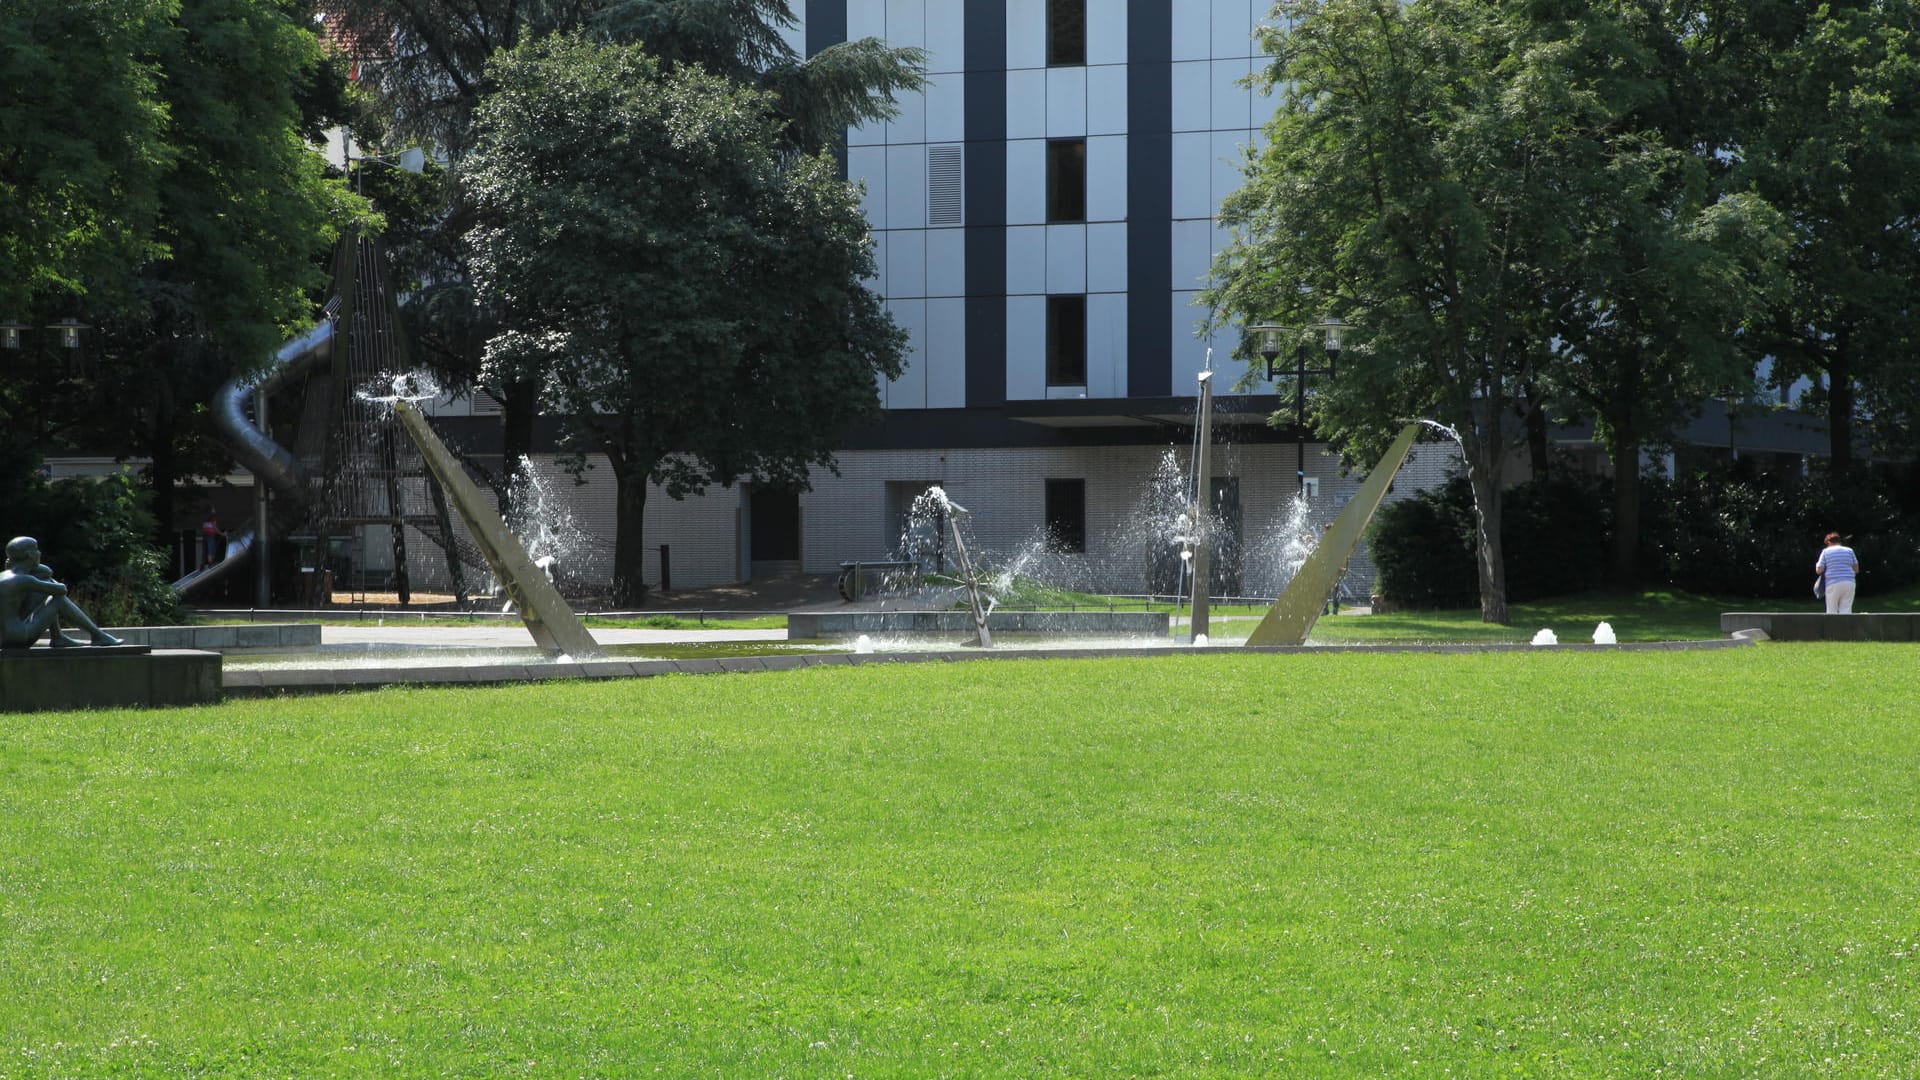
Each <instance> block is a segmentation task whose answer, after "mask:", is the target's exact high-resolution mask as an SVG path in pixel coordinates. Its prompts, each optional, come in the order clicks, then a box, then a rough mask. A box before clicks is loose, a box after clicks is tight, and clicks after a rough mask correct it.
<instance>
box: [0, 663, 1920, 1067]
mask: <svg viewBox="0 0 1920 1080" xmlns="http://www.w3.org/2000/svg"><path fill="white" fill-rule="evenodd" d="M1915 659H1916V654H1915V652H1914V649H1913V647H1912V646H1896V645H1851V646H1817V645H1806V646H1801V645H1781V644H1773V645H1766V646H1761V647H1757V648H1745V649H1735V650H1725V651H1715V652H1692V653H1688V652H1681V653H1668V654H1637V653H1604V654H1544V653H1532V652H1523V653H1518V654H1478V655H1449V656H1440V655H1412V656H1409V655H1391V656H1387V655H1340V654H1319V655H1311V654H1310V655H1290V656H1244V657H1242V656H1231V655H1204V656H1174V657H1160V658H1123V659H1101V660H1086V661H1033V660H1006V661H994V662H983V663H972V664H965V665H933V664H928V665H901V666H873V667H860V668H843V669H839V670H832V669H810V670H805V671H799V672H791V673H782V674H763V675H751V676H705V677H671V678H658V679H651V680H643V681H632V682H618V683H593V684H585V683H582V684H559V685H556V684H548V685H540V686H525V687H511V688H503V689H489V690H390V691H383V692H379V693H373V694H364V695H350V696H338V697H310V698H296V699H285V700H276V701H255V702H236V703H232V704H227V705H223V706H220V707H216V708H207V709H197V710H176V711H153V712H111V713H92V714H62V715H28V716H11V717H8V718H7V719H6V722H5V724H4V726H3V727H0V823H4V824H3V825H0V985H4V986H5V987H6V989H7V993H6V994H5V995H4V996H0V1075H3V1076H8V1077H14V1076H97V1075H113V1076H169V1077H171V1076H183V1075H225V1076H245V1077H256V1076H327V1075H342V1076H347V1075H352V1076H383V1077H395V1076H448V1075H467V1076H520V1075H526V1076H630V1075H651V1074H655V1073H658V1074H661V1075H671V1076H716V1077H745V1076H835V1077H841V1076H847V1075H852V1076H857V1077H870V1076H903V1077H907V1076H910V1077H921V1076H1008V1077H1028V1076H1089V1075H1096V1074H1097V1075H1109V1074H1110V1075H1126V1076H1179V1077H1188V1076H1219V1077H1237V1076H1249V1075H1275V1076H1280V1075H1285V1076H1353V1077H1381V1076H1400V1077H1428V1076H1444V1075H1449V1074H1451V1075H1454V1076H1476V1077H1479V1076H1493V1075H1500V1076H1626V1075H1638V1076H1687V1077H1746V1076H1766V1077H1800V1076H1808V1077H1812V1076H1888V1077H1902V1076H1912V1075H1914V1073H1915V1070H1916V1067H1917V1063H1920V822H1917V821H1916V815H1917V814H1920V809H1916V808H1920V769H1917V768H1915V765H1914V749H1915V744H1916V737H1917V736H1920V718H1917V717H1916V712H1917V711H1920V710H1917V708H1916V702H1920V676H1917V675H1916V674H1915V672H1916V667H1917V665H1916V664H1915V663H1914V661H1915Z"/></svg>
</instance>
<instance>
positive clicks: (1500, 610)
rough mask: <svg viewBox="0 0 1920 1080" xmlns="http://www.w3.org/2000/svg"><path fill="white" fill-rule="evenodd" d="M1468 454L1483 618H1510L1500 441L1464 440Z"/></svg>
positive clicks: (1498, 620)
mask: <svg viewBox="0 0 1920 1080" xmlns="http://www.w3.org/2000/svg"><path fill="white" fill-rule="evenodd" d="M1461 449H1462V450H1463V451H1465V453H1466V459H1467V484H1468V486H1469V487H1471V488H1472V489H1473V522H1474V534H1475V540H1476V541H1477V542H1476V543H1475V545H1474V546H1475V549H1476V552H1477V555H1478V557H1477V558H1476V559H1475V560H1474V561H1475V562H1476V563H1477V564H1478V565H1479V570H1480V621H1481V622H1489V623H1499V624H1500V625H1502V626H1504V625H1506V624H1507V622H1508V621H1509V618H1510V616H1509V615H1508V614H1507V563H1506V554H1505V553H1504V552H1503V551H1502V550H1501V548H1500V453H1501V446H1500V441H1499V440H1497V439H1491V440H1485V439H1480V438H1477V437H1474V438H1467V439H1465V440H1463V442H1462V445H1461Z"/></svg>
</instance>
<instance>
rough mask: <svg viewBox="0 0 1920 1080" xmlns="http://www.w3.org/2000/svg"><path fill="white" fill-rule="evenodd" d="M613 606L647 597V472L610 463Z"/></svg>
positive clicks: (630, 605) (624, 605)
mask: <svg viewBox="0 0 1920 1080" xmlns="http://www.w3.org/2000/svg"><path fill="white" fill-rule="evenodd" d="M613 481H614V533H613V606H614V607H617V608H637V607H639V606H640V605H641V604H644V603H646V600H647V579H646V568H647V549H646V547H645V545H644V543H643V540H644V535H645V534H644V533H643V532H642V530H643V529H644V527H645V524H646V511H647V473H646V471H645V470H638V469H632V468H621V466H620V464H619V461H618V459H616V460H615V462H614V466H613Z"/></svg>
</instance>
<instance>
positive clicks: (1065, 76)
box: [1047, 67, 1087, 139]
mask: <svg viewBox="0 0 1920 1080" xmlns="http://www.w3.org/2000/svg"><path fill="white" fill-rule="evenodd" d="M1086 133H1087V69H1086V68H1083V67H1062V68H1048V69H1047V137H1048V138H1053V139H1058V138H1062V137H1066V136H1072V135H1085V134H1086Z"/></svg>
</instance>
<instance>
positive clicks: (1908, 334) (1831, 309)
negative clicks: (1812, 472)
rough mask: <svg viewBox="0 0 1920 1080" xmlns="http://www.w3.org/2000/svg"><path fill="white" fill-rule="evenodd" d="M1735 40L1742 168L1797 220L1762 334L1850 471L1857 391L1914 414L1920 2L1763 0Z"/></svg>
mask: <svg viewBox="0 0 1920 1080" xmlns="http://www.w3.org/2000/svg"><path fill="white" fill-rule="evenodd" d="M1739 45H1740V52H1739V54H1738V58H1739V60H1740V61H1741V62H1742V63H1743V64H1744V65H1745V66H1747V67H1748V68H1750V69H1751V70H1752V71H1754V72H1757V73H1759V76H1760V78H1759V82H1760V86H1761V89H1760V92H1757V93H1754V94H1752V95H1750V96H1748V97H1747V98H1746V99H1745V100H1744V101H1743V103H1742V104H1743V105H1744V106H1745V109H1744V113H1743V115H1742V117H1741V119H1742V124H1743V127H1744V131H1745V139H1744V143H1743V145H1742V146H1741V147H1739V151H1740V158H1739V161H1740V166H1739V174H1740V175H1741V176H1742V177H1743V178H1745V179H1747V180H1749V181H1750V182H1751V183H1752V184H1753V185H1754V186H1755V188H1756V190H1758V191H1759V192H1760V193H1761V194H1763V195H1764V196H1765V197H1766V198H1767V199H1768V200H1769V201H1771V202H1772V203H1773V204H1774V205H1776V206H1778V207H1779V208H1780V210H1781V211H1782V212H1783V213H1784V214H1785V215H1786V219H1787V221H1788V222H1789V223H1790V224H1791V226H1792V229H1793V245H1792V248H1791V252H1790V255H1789V257H1788V263H1787V265H1788V270H1789V275H1788V292H1787V296H1786V298H1785V300H1784V302H1783V303H1781V304H1780V306H1779V308H1778V310H1777V313H1776V314H1775V317H1774V318H1773V319H1772V320H1771V321H1770V322H1769V323H1767V324H1766V325H1765V326H1764V327H1763V328H1762V329H1763V330H1764V334H1763V337H1762V344H1763V345H1764V346H1765V347H1766V348H1767V349H1769V350H1770V351H1771V352H1772V354H1773V356H1774V359H1775V364H1774V369H1773V371H1774V376H1775V378H1776V380H1777V381H1778V382H1779V383H1780V384H1782V385H1786V384H1789V383H1791V382H1792V381H1793V380H1794V379H1796V378H1798V377H1799V376H1803V375H1804V376H1809V377H1811V378H1812V379H1814V380H1815V381H1816V383H1819V384H1821V385H1820V386H1819V387H1818V388H1817V390H1816V392H1815V394H1814V400H1815V401H1817V402H1821V403H1823V404H1824V405H1825V407H1826V413H1827V425H1828V436H1829V439H1830V445H1831V453H1832V463H1833V468H1834V470H1835V471H1836V472H1840V473H1845V472H1846V471H1848V470H1849V469H1850V468H1851V467H1852V464H1853V461H1854V451H1855V446H1856V441H1857V440H1856V435H1855V428H1854V417H1855V414H1856V412H1857V411H1858V408H1859V405H1860V399H1861V398H1862V396H1864V397H1865V398H1866V399H1867V401H1868V402H1869V403H1870V404H1872V405H1873V406H1874V408H1875V409H1876V411H1878V412H1880V413H1881V414H1882V415H1883V416H1884V417H1886V418H1887V419H1893V418H1895V417H1897V416H1898V415H1900V414H1902V413H1904V414H1905V415H1907V416H1911V415H1913V414H1912V412H1911V406H1912V405H1913V404H1915V403H1914V402H1913V395H1912V387H1913V386H1914V385H1915V384H1916V382H1920V379H1917V378H1916V371H1915V362H1914V353H1913V347H1914V343H1915V341H1916V338H1920V305H1916V304H1915V303H1914V299H1913V298H1914V295H1915V292H1916V289H1917V288H1920V5H1916V4H1914V3H1913V2H1912V0H1839V2H1833V3H1821V4H1778V5H1766V6H1764V7H1763V8H1762V9H1761V10H1758V11H1755V12H1753V13H1751V14H1750V15H1749V31H1748V33H1747V34H1746V35H1745V36H1744V37H1743V38H1742V39H1741V41H1740V42H1739ZM1883 430H1887V429H1886V428H1883Z"/></svg>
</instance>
